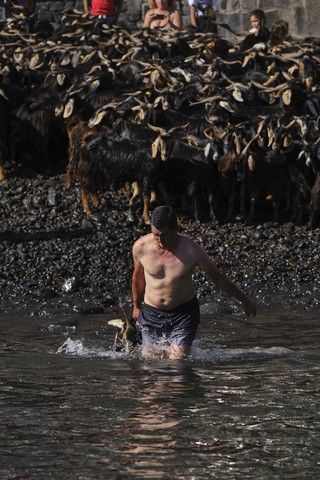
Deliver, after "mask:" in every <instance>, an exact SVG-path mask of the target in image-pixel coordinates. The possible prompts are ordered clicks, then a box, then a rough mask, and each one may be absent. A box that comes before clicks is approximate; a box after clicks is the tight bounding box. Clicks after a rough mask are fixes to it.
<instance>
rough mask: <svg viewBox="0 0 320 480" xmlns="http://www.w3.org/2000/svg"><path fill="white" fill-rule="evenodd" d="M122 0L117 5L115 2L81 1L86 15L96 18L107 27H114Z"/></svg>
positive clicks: (112, 0) (110, 0)
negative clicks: (102, 21) (103, 21)
mask: <svg viewBox="0 0 320 480" xmlns="http://www.w3.org/2000/svg"><path fill="white" fill-rule="evenodd" d="M121 7H122V0H120V1H119V2H118V3H117V4H116V2H115V0H83V8H84V11H85V12H86V13H90V14H91V15H92V16H93V17H98V18H101V19H103V20H106V22H107V23H108V24H109V25H115V24H116V22H117V20H118V16H119V14H120V12H121Z"/></svg>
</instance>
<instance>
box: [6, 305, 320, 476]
mask: <svg viewBox="0 0 320 480" xmlns="http://www.w3.org/2000/svg"><path fill="white" fill-rule="evenodd" d="M319 320H320V319H319V314H318V313H317V312H313V313H310V312H309V313H301V312H300V313H297V312H291V313H290V312H287V313H285V314H284V313H283V312H275V311H273V312H270V311H269V312H268V311H267V310H266V311H265V312H264V313H262V314H259V315H257V316H256V317H252V318H249V319H246V318H245V317H244V316H243V315H241V314H239V313H231V314H228V315H212V314H211V313H210V308H207V309H206V310H205V313H204V314H203V315H202V323H201V328H200V331H199V334H198V337H197V340H196V342H195V344H194V348H193V351H192V355H191V357H190V359H189V360H187V361H170V360H144V359H143V358H141V355H140V353H139V351H136V352H134V353H133V354H130V355H125V354H121V353H116V352H114V351H113V349H112V345H113V335H114V330H113V329H112V328H110V327H109V326H107V318H105V317H103V316H83V317H82V316H77V315H59V314H55V315H50V314H48V315H44V316H36V317H30V316H27V315H23V314H15V315H13V314H11V315H9V314H7V315H1V317H0V353H1V356H0V362H1V378H0V385H1V388H0V413H1V415H0V426H1V428H0V478H1V479H14V478H23V479H65V478H70V479H79V480H80V479H81V480H83V479H142V478H154V479H190V480H191V479H207V478H215V479H247V478H248V479H249V478H250V479H269V478H272V479H274V478H279V479H284V478H287V479H294V478H296V479H302V478H303V479H309V478H310V479H316V478H318V477H319V474H320V453H319V452H320V449H319V445H320V415H319V413H320V407H319V397H320V393H319V392H320V389H319V379H320V366H319V359H320V347H319V344H320V342H319V340H320V321H319Z"/></svg>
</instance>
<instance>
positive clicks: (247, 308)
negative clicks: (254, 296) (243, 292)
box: [242, 298, 257, 316]
mask: <svg viewBox="0 0 320 480" xmlns="http://www.w3.org/2000/svg"><path fill="white" fill-rule="evenodd" d="M242 306H243V310H244V313H245V314H246V315H248V316H249V315H255V314H256V312H257V308H256V306H255V304H254V303H253V302H252V301H251V300H250V298H247V299H246V300H244V301H243V302H242Z"/></svg>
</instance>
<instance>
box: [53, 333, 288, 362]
mask: <svg viewBox="0 0 320 480" xmlns="http://www.w3.org/2000/svg"><path fill="white" fill-rule="evenodd" d="M56 353H57V354H64V355H72V356H77V357H105V358H110V359H116V358H136V357H137V356H138V355H139V349H137V350H136V351H135V352H133V353H131V354H126V353H121V352H116V351H114V350H112V349H110V348H109V349H106V348H103V347H97V346H85V345H84V341H83V340H73V339H71V338H68V339H67V340H66V341H65V342H64V343H63V344H62V345H61V347H59V348H58V350H57V352H56ZM293 353H294V351H293V350H290V349H288V348H284V347H270V348H262V347H253V348H247V349H246V348H232V349H231V348H223V347H221V346H219V345H217V344H214V345H213V346H212V347H210V348H202V347H201V346H200V345H199V342H198V341H196V342H195V343H194V345H193V347H192V354H191V356H190V360H191V361H202V362H213V363H217V362H228V361H234V360H239V361H241V360H246V361H249V360H251V361H254V360H258V359H259V360H261V359H268V358H275V357H282V356H287V355H290V354H293Z"/></svg>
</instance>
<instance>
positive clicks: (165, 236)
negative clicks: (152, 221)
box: [151, 225, 176, 247]
mask: <svg viewBox="0 0 320 480" xmlns="http://www.w3.org/2000/svg"><path fill="white" fill-rule="evenodd" d="M151 233H152V235H153V238H154V239H155V241H156V242H157V244H158V245H159V246H160V247H165V246H166V245H168V244H170V242H171V241H172V239H173V238H174V236H175V234H176V232H175V230H172V229H170V228H168V227H164V228H156V227H154V226H153V225H151Z"/></svg>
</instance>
